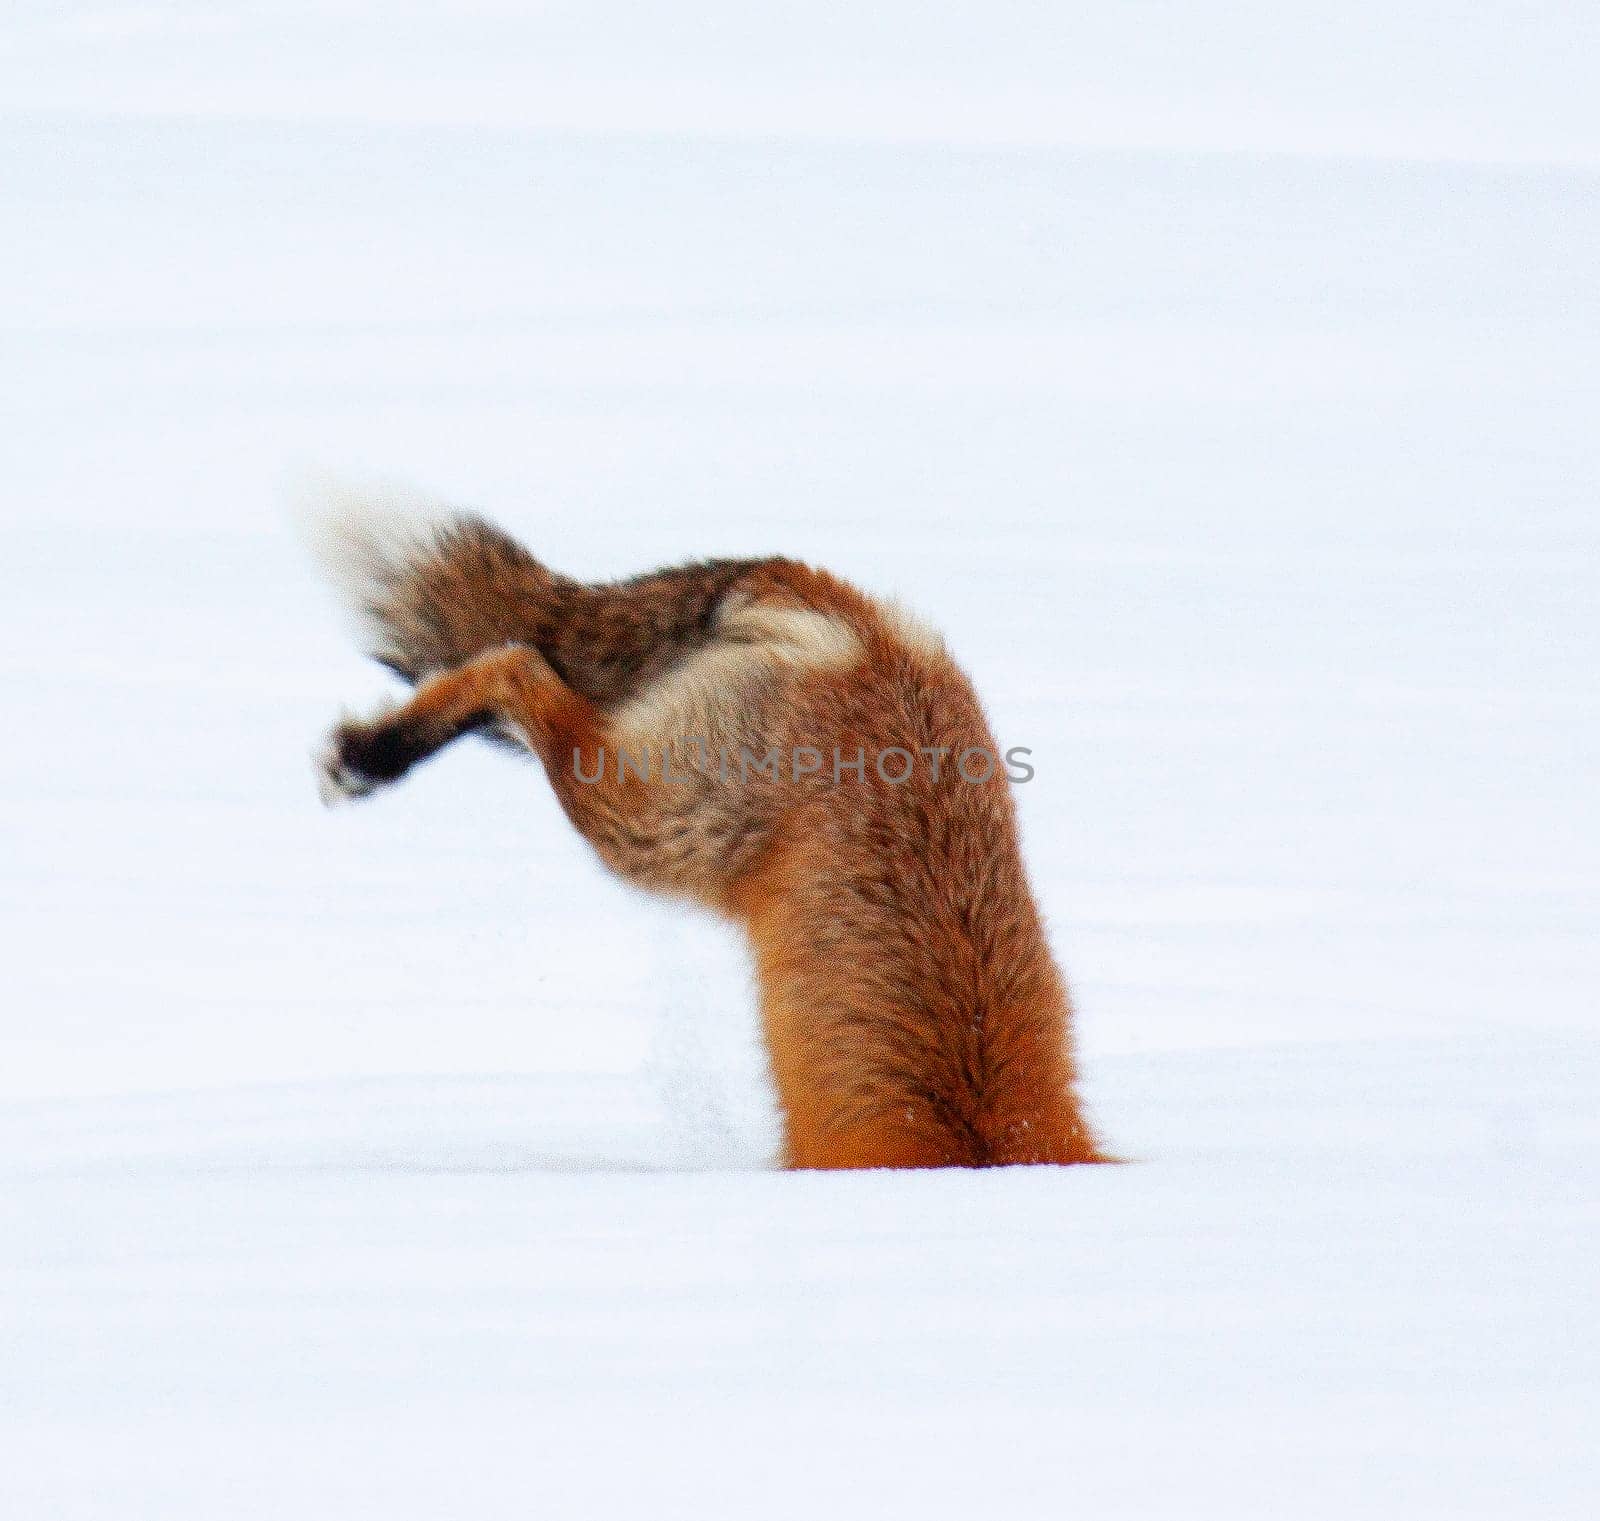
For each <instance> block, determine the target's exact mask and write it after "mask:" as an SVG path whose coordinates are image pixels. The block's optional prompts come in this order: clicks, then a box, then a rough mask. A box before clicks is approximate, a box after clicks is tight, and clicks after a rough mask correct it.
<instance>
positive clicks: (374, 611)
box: [302, 488, 570, 681]
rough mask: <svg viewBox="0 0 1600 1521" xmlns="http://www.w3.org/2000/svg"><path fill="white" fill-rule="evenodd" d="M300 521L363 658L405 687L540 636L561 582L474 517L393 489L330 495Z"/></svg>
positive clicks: (327, 491) (323, 493) (324, 493)
mask: <svg viewBox="0 0 1600 1521" xmlns="http://www.w3.org/2000/svg"><path fill="white" fill-rule="evenodd" d="M302 520H303V523H304V527H305V531H306V538H307V540H308V542H309V543H310V545H311V548H312V551H313V552H314V553H315V555H316V557H317V559H318V560H319V561H320V562H321V564H322V566H323V569H324V570H325V571H326V572H327V574H328V576H329V579H330V580H332V582H333V583H334V586H335V587H336V588H337V590H338V591H339V593H340V595H341V597H342V598H343V600H344V602H345V603H346V605H347V606H348V607H349V609H350V610H351V611H352V612H353V613H354V614H355V615H356V616H357V618H358V619H359V620H360V629H361V636H362V643H363V647H364V648H365V650H366V652H367V653H368V654H369V655H371V656H372V657H373V659H374V660H378V661H381V662H382V663H383V664H384V665H386V666H388V667H389V668H390V669H391V670H393V671H395V672H397V673H398V674H399V675H401V676H403V677H405V678H406V679H407V680H408V681H420V680H421V679H422V678H423V677H424V676H428V675H430V674H432V673H434V672H436V671H442V670H447V669H449V668H450V667H451V666H456V665H460V664H461V663H462V662H463V661H466V660H470V659H471V658H472V657H473V656H474V655H477V654H481V653H482V652H483V651H484V650H487V649H492V648H493V647H494V646H496V645H500V644H507V643H512V642H520V643H533V644H537V643H539V642H540V641H541V639H542V638H543V637H546V635H547V628H548V624H549V620H550V612H551V609H552V607H553V604H554V602H555V601H556V600H557V596H558V592H559V585H560V582H561V581H562V579H563V578H561V577H558V576H555V575H553V574H552V573H551V572H550V571H549V570H547V569H546V568H545V567H544V566H543V565H541V564H540V563H539V562H538V561H537V560H536V559H534V557H533V556H532V555H531V554H529V553H528V551H527V550H525V549H524V548H523V547H522V546H521V545H520V544H518V543H517V541H516V540H515V539H513V538H511V537H510V535H508V534H505V533H502V532H501V531H500V530H499V529H498V528H496V527H495V526H494V525H493V524H492V523H488V522H485V521H484V519H482V518H480V517H477V516H475V515H474V514H472V513H468V512H459V511H454V510H452V509H450V508H447V507H441V506H437V505H434V504H431V503H428V502H426V501H424V500H423V499H421V498H419V497H416V496H412V495H409V494H407V493H405V492H402V491H400V490H397V489H393V488H388V489H386V488H373V489H368V490H361V491H357V490H353V489H350V488H330V489H324V490H321V491H319V492H318V493H317V494H316V496H315V497H314V498H313V499H311V500H309V501H308V502H307V504H306V506H305V508H304V510H303V512H302ZM569 584H570V583H569Z"/></svg>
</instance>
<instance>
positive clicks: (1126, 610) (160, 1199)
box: [0, 0, 1600, 1521]
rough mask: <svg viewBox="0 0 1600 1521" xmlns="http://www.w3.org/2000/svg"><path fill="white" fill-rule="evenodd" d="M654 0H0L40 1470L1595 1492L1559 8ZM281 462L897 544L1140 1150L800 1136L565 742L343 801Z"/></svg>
mask: <svg viewBox="0 0 1600 1521" xmlns="http://www.w3.org/2000/svg"><path fill="white" fill-rule="evenodd" d="M1075 10H1083V12H1084V15H1085V16H1089V15H1091V14H1096V15H1098V19H1095V20H1088V19H1080V20H1072V19H1066V13H1067V12H1069V11H1075ZM690 11H691V12H692V13H693V14H684V15H682V16H675V18H674V19H673V20H671V21H669V20H668V19H667V18H668V16H669V14H671V12H670V10H653V9H651V8H648V7H627V6H621V5H611V4H603V5H602V4H599V3H596V4H595V5H592V6H586V7H576V6H574V7H563V6H551V7H540V8H533V7H523V6H511V5H488V4H473V5H470V6H463V7H457V8H454V10H453V11H452V13H451V14H449V15H446V13H445V12H444V11H443V10H442V9H435V8H432V7H422V6H418V5H404V6H393V7H388V6H386V7H376V6H360V5H340V6H332V5H327V6H319V5H312V4H306V5H295V6H283V7H247V6H244V5H242V4H236V3H233V0H229V3H225V4H220V5H218V4H211V5H206V6H199V5H194V6H188V5H172V6H163V7H154V6H143V5H141V6H131V5H111V6H107V5H98V6H93V7H90V6H80V5H59V4H55V5H48V6H46V5H34V6H26V7H21V8H19V9H18V10H17V12H16V14H15V15H12V16H8V18H7V20H6V21H5V22H4V23H0V43H3V46H0V100H3V101H4V106H3V107H0V109H3V111H4V113H5V114H4V117H3V126H4V134H3V136H0V187H3V195H4V206H5V210H6V219H5V220H6V233H5V236H4V238H3V239H0V352H3V353H4V355H5V360H6V362H5V364H4V365H3V367H0V416H3V419H4V425H3V427H0V467H3V472H4V473H3V477H0V478H3V479H4V481H5V489H6V503H7V506H6V519H5V522H6V540H5V544H6V552H5V553H4V554H3V555H0V635H3V637H0V670H3V675H4V690H5V694H6V700H7V704H8V708H9V713H10V731H9V733H10V738H9V742H8V743H7V744H6V745H5V746H3V747H0V859H3V860H4V862H5V868H6V869H5V871H4V872H3V874H0V936H3V937H4V945H3V947H0V954H3V957H4V966H5V970H6V977H5V993H4V998H3V1012H0V1515H3V1516H6V1517H10V1516H17V1517H28V1518H32V1517H50V1518H52V1521H54V1518H57V1517H61V1518H70V1521H77V1518H89V1517H94V1518H115V1521H125V1518H130V1517H145V1516H149V1517H161V1518H163V1521H165V1518H172V1517H179V1518H183V1517H189V1516H194V1517H201V1516H204V1517H208V1518H210V1517H221V1516H226V1517H229V1518H232V1517H246V1518H247V1517H257V1516H259V1517H274V1518H277V1517H283V1516H303V1517H308V1518H315V1517H322V1516H327V1517H330V1518H333V1517H337V1518H340V1521H344V1518H351V1517H362V1516H367V1515H371V1516H382V1517H384V1518H385V1521H400V1518H405V1517H409V1516H417V1517H424V1516H426V1517H436V1516H440V1515H452V1516H453V1515H463V1516H473V1517H477V1518H493V1517H501V1516H505V1517H511V1516H519V1517H520V1516H526V1515H552V1516H569V1515H570V1516H582V1517H603V1516H613V1515H614V1516H619V1517H622V1516H637V1515H651V1516H663V1517H667V1516H678V1515H682V1516H694V1517H709V1516H729V1517H734V1516H741V1517H742V1516H761V1517H787V1516H796V1517H800V1516H804V1517H807V1518H812V1517H817V1516H828V1517H839V1518H844V1517H853V1516H857V1515H860V1516H869V1515H870V1516H896V1515H902V1514H905V1515H924V1516H942V1515H963V1516H1057V1515H1069V1514H1076V1513H1080V1512H1081V1513H1083V1514H1085V1515H1093V1516H1098V1517H1112V1516H1163V1517H1165V1516H1173V1517H1185V1518H1190V1517H1199V1516H1218V1517H1227V1518H1239V1517H1250V1516H1260V1517H1283V1516H1308V1517H1310V1516H1321V1515H1327V1516H1335V1515H1337V1516H1339V1517H1341V1518H1343V1517H1349V1516H1357V1515H1359V1516H1387V1515H1393V1516H1397V1517H1416V1516H1440V1517H1445V1516H1449V1517H1459V1516H1463V1515H1474V1514H1480V1515H1484V1516H1493V1517H1507V1516H1517V1517H1523V1516H1526V1517H1554V1516H1574V1517H1576V1516H1589V1515H1592V1514H1594V1513H1595V1509H1596V1504H1597V1502H1600V1462H1597V1460H1596V1458H1595V1456H1594V1449H1595V1443H1594V1440H1593V1432H1594V1430H1595V1429H1596V1426H1597V1424H1600V1315H1597V1311H1600V1296H1597V1295H1596V1292H1595V1283H1596V1271H1595V1261H1596V1253H1597V1249H1600V1012H1597V1007H1596V1001H1595V994H1594V989H1595V987H1596V986H1597V982H1600V950H1597V936H1596V929H1595V925H1596V920H1597V912H1600V891H1597V887H1600V832H1597V829H1596V821H1595V808H1594V792H1595V755H1596V750H1597V745H1600V695H1597V690H1596V681H1595V671H1596V669H1597V667H1600V619H1597V618H1596V616H1595V611H1594V609H1595V606H1596V604H1597V600H1600V555H1597V549H1600V514H1597V512H1596V504H1597V502H1600V428H1597V427H1596V416H1597V403H1600V389H1597V385H1596V378H1595V377H1596V369H1595V356H1596V354H1600V255H1597V249H1600V108H1597V106H1596V104H1595V95H1594V91H1593V89H1592V82H1593V80H1594V79H1595V78H1596V77H1600V68H1597V66H1596V65H1597V63H1600V59H1597V36H1596V30H1595V27H1594V25H1593V23H1592V21H1590V20H1588V19H1587V18H1586V16H1585V15H1584V13H1583V12H1582V11H1581V9H1580V8H1578V7H1567V6H1560V5H1555V4H1549V5H1534V6H1525V5H1523V6H1516V7H1512V6H1495V5H1490V6H1483V7H1476V8H1474V9H1473V12H1472V14H1471V16H1470V17H1469V16H1466V15H1464V14H1463V15H1459V16H1449V17H1447V16H1445V15H1444V14H1443V13H1442V12H1439V11H1438V10H1437V9H1435V8H1432V7H1423V6H1410V5H1401V6H1385V7H1382V8H1379V7H1377V6H1374V5H1368V4H1362V5H1356V6H1345V7H1333V6H1331V5H1330V6H1314V7H1296V8H1291V9H1287V10H1286V9H1283V8H1281V7H1271V8H1269V7H1266V6H1264V5H1240V6H1229V7H1222V6H1217V5H1212V4H1199V5H1186V6H1176V5H1171V6H1168V5H1161V6H1150V7H1144V6H1140V7H1122V8H1115V9H1113V10H1106V9H1105V8H1101V10H1100V11H1099V12H1094V11H1092V10H1091V9H1090V8H1072V7H1050V6H1044V5H1039V6H1025V5H1023V6H990V7H983V8H979V7H953V6H947V5H938V4H935V5H930V6H917V7H912V6H909V5H903V4H898V3H897V4H894V5H889V6H885V7H881V8H872V7H864V8H862V7H856V8H846V7H834V6H825V7H819V8H815V9H814V10H809V11H808V10H805V9H804V8H801V9H795V8H789V9H787V10H786V9H784V8H781V7H779V8H772V7H767V8H760V7H746V6H738V7H736V6H732V5H706V6H703V7H693V8H690ZM1058 13H1059V14H1058ZM321 469H331V470H334V471H337V472H339V473H341V474H344V475H347V476H352V477H355V478H363V477H367V476H372V475H377V476H381V477H385V478H389V479H395V480H399V481H404V482H409V483H414V484H415V485H416V486H417V487H418V488H419V489H420V490H422V491H424V492H426V493H428V494H430V495H432V494H437V495H440V496H442V497H444V498H445V499H447V500H450V501H454V502H459V503H462V504H465V505H472V506H477V507H480V508H482V509H484V510H486V511H488V512H490V513H491V514H493V515H494V516H496V517H497V518H499V519H500V520H501V521H502V522H503V523H504V524H505V525H506V526H507V527H508V528H511V529H513V530H514V531H516V532H518V533H520V534H521V535H522V536H523V537H524V538H525V539H526V540H527V541H528V542H529V544H530V545H531V546H532V547H533V548H534V549H535V550H536V551H538V552H540V553H541V554H543V555H544V556H545V557H546V558H548V559H549V560H550V561H551V562H552V563H553V564H556V565H558V566H560V567H561V568H562V569H565V570H568V571H571V572H574V573H579V574H585V575H592V576H604V575H612V574H624V573H628V572H632V571H635V570H639V569H643V568H646V567H648V566H651V565H653V564H658V563H663V562H668V561H672V560H677V559H681V558H686V557H689V556H692V555H702V554H714V553H724V554H740V553H759V552H771V551H783V552H786V553H791V554H798V555H802V556H806V557H809V558H812V559H815V560H817V561H820V562H822V563H825V564H827V565H828V566H830V567H831V568H833V569H835V570H837V571H839V572H841V573H843V574H845V575H847V576H850V577H852V578H853V579H855V580H857V581H859V582H861V583H863V584H864V585H867V586H869V587H871V588H873V589H874V590H876V591H879V592H883V593H886V594H894V595H897V596H899V597H901V598H902V599H903V600H904V601H905V603H906V604H907V605H908V606H909V607H911V608H913V609H914V610H916V611H917V612H918V613H919V614H921V615H924V616H926V617H928V618H929V619H930V620H931V621H932V622H933V623H934V624H935V625H936V626H937V627H939V628H940V629H941V631H942V632H943V633H944V634H945V635H946V637H947V638H948V640H949V643H950V645H951V648H952V649H953V650H954V651H955V652H956V654H957V656H958V658H960V659H961V660H962V661H963V662H964V663H965V665H966V666H967V667H968V669H969V670H970V671H971V672H972V674H973V676H974V678H975V680H976V681H977V684H978V686H979V689H980V691H982V692H983V694H984V695H985V697H986V699H987V701H988V703H989V706H990V710H991V715H992V717H993V719H994V721H995V727H996V729H997V732H998V734H999V736H1000V738H1001V740H1002V743H1003V744H1005V745H1008V746H1009V745H1013V744H1018V745H1026V746H1028V747H1030V748H1031V749H1032V751H1033V756H1032V761H1033V764H1034V765H1035V767H1036V769H1037V775H1036V777H1035V779H1034V780H1033V781H1032V782H1030V783H1028V784H1027V785H1025V786H1022V787H1020V788H1019V789H1018V793H1017V796H1018V801H1019V805H1020V807H1021V810H1022V815H1023V823H1024V830H1025V846H1026V851H1027V856H1028V861H1029V866H1030V869H1031V872H1032V874H1033V877H1034V880H1035V883H1036V886H1037V889H1038V892H1039V896H1040V898H1041V901H1042V902H1043V904H1044V906H1045V909H1046V911H1047V913H1048V915H1049V917H1050V920H1051V924H1052V933H1053V935H1054V938H1055V941H1056V943H1057V946H1058V948H1059V950H1060V953H1061V957H1062V960H1063V964H1064V965H1065V967H1066V969H1067V972H1068V974H1069V976H1070V978H1071V980H1072V982H1073V985H1074V988H1075V990H1076V993H1077V997H1078V1001H1079V1005H1080V1016H1079V1018H1080V1036H1081V1047H1082V1051H1083V1059H1084V1068H1085V1075H1086V1087H1087V1091H1088V1093H1089V1095H1090V1097H1091V1099H1092V1101H1093V1104H1094V1107H1095V1110H1096V1113H1097V1115H1098V1116H1099V1118H1100V1120H1101V1123H1102V1126H1103V1129H1104V1131H1105V1133H1106V1135H1107V1137H1108V1138H1109V1140H1110V1141H1111V1142H1112V1143H1113V1145H1115V1146H1116V1147H1118V1148H1119V1149H1120V1150H1121V1151H1122V1152H1123V1153H1124V1154H1125V1155H1127V1156H1129V1157H1130V1158H1133V1159H1134V1160H1132V1161H1131V1162H1130V1164H1129V1165H1127V1166H1124V1167H1117V1168H1098V1169H1072V1170H1066V1171H1056V1170H1048V1169H1041V1170H1016V1171H1008V1172H1003V1173H985V1174H950V1175H946V1174H939V1175H896V1174H879V1175H873V1176H859V1177H830V1176H821V1175H786V1174H782V1173H777V1172H773V1171H771V1170H769V1169H768V1168H767V1166H766V1164H767V1161H768V1159H769V1157H770V1155H771V1152H772V1148H773V1144H774V1140H775V1135H776V1127H775V1119H774V1115H773V1113H772V1106H771V1100H770V1096H769V1093H768V1089H767V1086H766V1082H765V1077H764V1074H763V1071H762V1068H761V1060H760V1051H759V1045H758V1043H757V1040H756V1035H755V1031H754V1028H753V1023H752V1017H751V1012H750V997H749V989H748V986H747V974H746V971H745V968H744V965H743V962H742V959H741V956H740V953H739V949H738V947H737V946H736V945H735V944H734V943H732V941H731V940H730V939H729V938H728V936H727V934H726V932H725V931H724V930H723V929H722V928H721V927H720V926H718V925H716V924H714V923H712V922H710V921H709V920H704V919H699V918H695V917H693V916H686V915H685V914H684V913H683V911H682V910H680V909H677V908H673V907H668V906H664V905H660V904H656V903H653V902H650V901H649V900H646V899H644V898H642V897H640V896H638V895H636V894H634V893H632V892H630V891H628V890H626V889H624V888H623V887H621V886H619V885H617V884H616V883H614V882H611V881H610V880H608V879H607V878H605V877H604V876H603V875H602V874H601V872H600V870H599V868H598V867H597V866H596V865H595V864H594V863H593V862H592V860H590V859H589V857H588V855H587V853H586V850H585V848H584V846H583V845H582V843H581V842H580V841H578V840H577V839H575V838H574V837H573V835H572V833H571V831H570V829H569V828H568V827H567V826H566V825H565V823H564V821H563V820H562V819H561V818H560V815H559V813H558V811H557V809H556V808H555V806H554V804H553V802H552V801H551V799H550V797H549V796H548V791H547V789H546V788H545V786H544V783H543V781H542V779H541V778H540V776H539V774H538V772H537V770H536V769H534V768H531V767H530V766H528V765H526V764H521V763H518V762H517V761H516V760H514V759H513V758H511V757H509V756H507V755H504V754H501V753H496V752H491V751H489V750H488V749H487V748H479V749H472V748H470V747H457V748H456V749H454V750H452V751H451V752H450V753H449V754H448V755H447V756H445V757H443V758H441V759H440V760H439V761H438V762H437V763H435V764H433V765H430V766H428V767H426V768H423V770H422V771H420V772H419V773H418V774H417V775H416V776H415V777H413V778H410V779H408V780H407V782H406V784H405V785H404V787H402V788H400V789H397V790H395V791H394V792H393V793H392V794H389V795H385V796H382V797H379V798H376V799H373V800H370V801H367V802H363V803H360V804H358V805H357V806H355V807H353V808H350V809H346V810H341V811H339V812H337V813H332V814H330V813H326V812H324V810H323V809H322V808H320V807H319V806H318V803H317V799H316V791H315V784H314V779H313V776H312V769H311V764H310V754H311V751H312V749H313V747H314V745H315V744H316V743H317V742H318V740H319V739H320V738H321V736H322V735H323V734H324V733H325V731H326V729H327V727H328V726H329V724H331V723H332V722H333V721H334V719H335V718H336V717H337V716H338V713H339V712H340V710H341V709H343V708H346V707H349V708H353V709H358V710H359V709H361V708H364V707H366V706H368V705H370V704H371V703H372V702H373V701H375V700H377V699H379V698H381V697H382V696H383V695H384V694H385V693H386V692H387V691H389V690H391V683H389V682H388V680H387V678H385V677H384V676H383V675H382V674H381V673H380V672H378V671H376V670H375V669H374V668H372V667H371V666H369V665H366V664H364V663H363V662H362V661H361V659H360V657H359V655H358V654H357V652H356V650H355V648H354V646H353V645H352V643H351V641H350V639H349V637H348V633H347V630H346V629H345V628H344V626H343V623H342V620H341V617H340V615H339V611H338V609H337V607H336V606H335V604H334V601H333V599H332V598H331V597H330V596H329V595H327V593H326V591H325V589H324V588H323V587H322V586H320V585H319V583H318V581H317V578H316V576H315V573H314V571H313V570H312V568H311V566H310V565H309V563H307V562H306V560H305V557H304V555H303V553H302V551H301V548H300V546H299V545H298V543H297V542H296V539H295V535H294V533H293V531H292V529H291V527H290V525H289V522H288V516H287V513H286V510H285V502H286V500H287V498H288V496H289V495H290V494H292V489H293V483H294V482H295V481H296V480H297V479H299V477H300V476H301V475H302V474H303V473H304V472H305V471H307V470H321Z"/></svg>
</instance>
